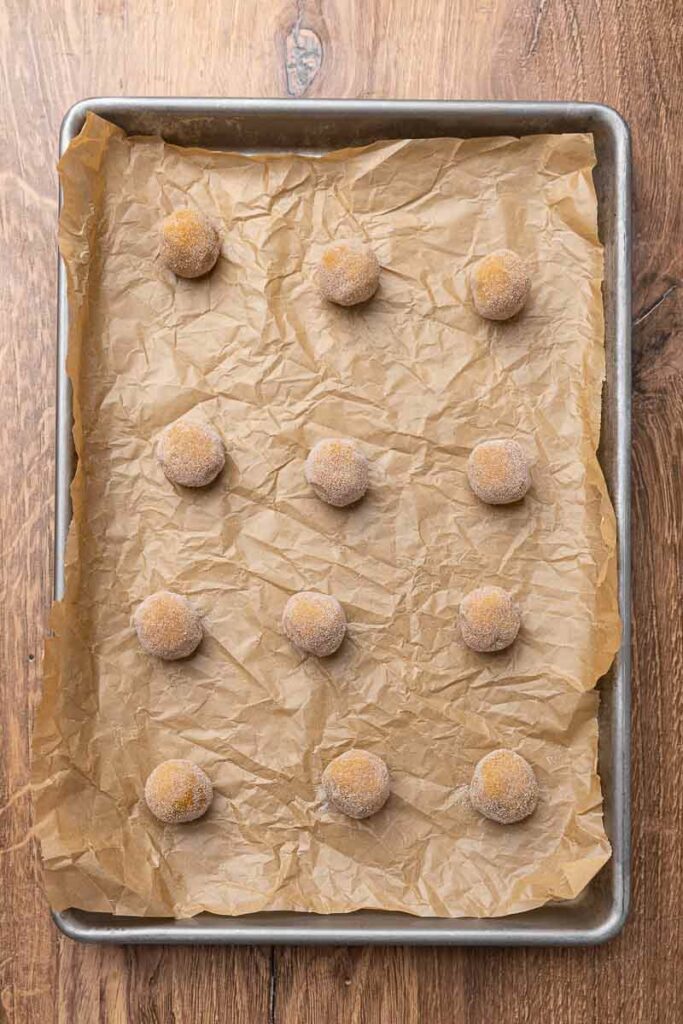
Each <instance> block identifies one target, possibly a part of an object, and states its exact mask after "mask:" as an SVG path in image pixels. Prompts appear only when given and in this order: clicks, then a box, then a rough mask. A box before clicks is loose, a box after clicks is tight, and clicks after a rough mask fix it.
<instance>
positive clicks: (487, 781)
mask: <svg viewBox="0 0 683 1024" xmlns="http://www.w3.org/2000/svg"><path fill="white" fill-rule="evenodd" d="M470 802H471V804H472V806H473V807H474V808H475V809H476V810H477V811H479V813H480V814H483V815H484V817H486V818H490V819H491V821H497V822H499V823H500V824H501V825H512V824H513V822H515V821H522V819H523V818H528V817H529V815H530V814H532V813H533V812H534V811H535V810H536V804H537V803H538V782H537V781H536V776H535V774H534V770H533V768H532V767H531V765H530V764H529V762H528V761H526V760H525V759H524V758H523V757H520V755H519V754H516V753H515V752H514V750H505V749H501V750H492V751H491V753H490V754H486V756H485V757H482V759H481V761H479V762H478V764H477V766H476V768H475V769H474V774H473V775H472V781H471V783H470Z"/></svg>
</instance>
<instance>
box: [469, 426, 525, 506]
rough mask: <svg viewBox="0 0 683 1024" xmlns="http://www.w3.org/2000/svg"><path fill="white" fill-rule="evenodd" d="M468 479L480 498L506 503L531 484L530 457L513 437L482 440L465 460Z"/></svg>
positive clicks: (501, 503)
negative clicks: (501, 439) (506, 439)
mask: <svg viewBox="0 0 683 1024" xmlns="http://www.w3.org/2000/svg"><path fill="white" fill-rule="evenodd" d="M467 479H468V480H469V482H470V487H471V488H472V490H473V491H474V493H475V494H476V495H477V497H478V498H481V500H482V501H485V502H487V503H488V504H489V505H508V504H509V503H510V502H512V501H520V500H521V499H522V498H523V497H524V495H525V494H526V492H527V491H528V490H529V487H530V486H531V476H530V475H529V461H528V459H527V457H526V455H525V454H524V451H523V449H522V447H521V445H519V444H517V442H516V441H482V442H481V443H480V444H478V445H477V446H476V448H474V449H473V450H472V453H471V454H470V457H469V459H468V460H467Z"/></svg>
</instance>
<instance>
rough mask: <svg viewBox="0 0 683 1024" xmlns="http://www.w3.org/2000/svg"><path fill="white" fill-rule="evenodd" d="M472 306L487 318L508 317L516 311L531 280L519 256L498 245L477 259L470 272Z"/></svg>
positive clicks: (505, 318)
mask: <svg viewBox="0 0 683 1024" xmlns="http://www.w3.org/2000/svg"><path fill="white" fill-rule="evenodd" d="M471 284H472V300H473V302H474V308H475V309H476V311H477V313H479V315H480V316H483V317H484V318H485V319H486V320H509V318H510V317H511V316H515V314H516V313H519V311H520V309H521V308H522V306H523V305H524V303H525V302H526V300H527V297H528V295H529V288H530V285H531V282H530V280H529V275H528V274H527V271H526V267H525V265H524V263H523V261H522V260H521V259H520V258H519V256H518V255H517V254H516V253H514V252H511V251H510V250H509V249H499V250H498V251H497V252H492V253H490V254H489V255H488V256H484V258H483V259H482V260H479V262H478V263H477V265H476V267H475V268H474V271H473V273H472V279H471Z"/></svg>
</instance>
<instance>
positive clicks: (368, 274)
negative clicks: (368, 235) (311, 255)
mask: <svg viewBox="0 0 683 1024" xmlns="http://www.w3.org/2000/svg"><path fill="white" fill-rule="evenodd" d="M378 285H379V263H378V261H377V257H376V256H375V254H374V252H373V251H372V249H371V248H370V246H369V245H365V244H364V243H363V242H355V241H350V242H333V243H332V245H328V246H327V247H326V248H325V249H324V250H323V254H322V256H321V258H320V265H319V267H318V287H319V288H320V292H321V295H322V296H323V298H324V299H328V300H329V301H330V302H336V304H337V305H338V306H356V305H357V304H358V303H359V302H366V301H367V300H368V299H370V298H372V296H373V295H374V294H375V292H376V291H377V286H378Z"/></svg>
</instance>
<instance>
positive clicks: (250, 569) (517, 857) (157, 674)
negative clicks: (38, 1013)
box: [34, 116, 619, 917]
mask: <svg viewBox="0 0 683 1024" xmlns="http://www.w3.org/2000/svg"><path fill="white" fill-rule="evenodd" d="M594 162H595V156H594V149H593V143H592V139H591V137H590V136H588V135H557V136H553V135H550V136H530V137H525V138H521V139H514V138H500V137H499V138H489V139H470V140H466V141H461V140H457V139H426V140H414V141H411V140H407V141H392V142H380V143H377V144H374V145H371V146H367V147H365V148H362V149H355V150H345V151H341V152H334V153H329V154H328V155H326V156H324V157H323V158H316V157H314V156H302V155H292V154H285V155H281V154H278V155H274V156H245V155H239V154H235V153H222V152H221V153H217V152H208V151H202V150H197V149H194V150H184V149H180V148H176V147H173V146H170V145H165V144H164V143H163V142H162V141H160V140H159V139H155V138H126V137H125V136H124V135H123V134H122V133H121V132H120V131H119V130H118V129H117V128H115V127H113V126H112V125H110V124H108V123H106V122H105V121H102V120H100V119H98V118H96V117H94V116H90V117H89V118H88V121H87V124H86V126H85V128H84V130H83V132H82V133H81V135H80V136H79V137H78V139H76V140H75V142H74V143H73V144H72V146H71V147H70V149H69V151H68V152H67V154H66V155H65V156H64V158H63V160H62V162H61V164H60V174H61V180H62V185H63V188H64V208H63V213H62V218H61V225H60V245H61V250H62V253H63V255H64V258H65V260H66V264H67V268H68V275H69V301H70V310H71V320H72V329H71V337H70V354H69V371H70V374H71V378H72V381H73V388H74V414H75V437H76V444H77V449H78V454H79V463H78V471H77V474H76V478H75V481H74V484H73V504H74V518H73V523H72V526H71V532H70V536H69V542H68V552H67V573H66V597H65V599H64V601H63V602H62V603H60V604H57V605H56V607H55V608H54V613H53V617H52V627H53V630H54V634H55V635H54V638H53V639H51V640H50V641H49V642H48V645H47V654H46V660H45V682H44V695H43V700H42V704H41V707H40V710H39V713H38V717H37V723H36V728H35V738H34V782H35V813H36V828H37V833H38V835H39V837H40V840H41V843H42V852H43V857H44V864H45V879H46V884H47V890H48V894H49V898H50V901H51V903H52V905H53V906H54V907H56V908H65V907H68V906H75V907H81V908H85V909H88V910H102V911H112V912H114V913H117V914H135V915H176V916H181V917H182V916H189V915H193V914H196V913H198V912H199V911H201V910H209V911H213V912H215V913H219V914H240V913H245V912H249V911H257V910H266V909H269V910H284V909H294V910H301V911H304V910H306V911H317V912H333V911H334V912H339V911H351V910H354V909H357V908H361V907H374V908H385V909H391V910H402V911H408V912H410V913H413V914H422V915H440V916H454V917H457V916H460V915H475V916H483V915H486V916H489V915H502V914H509V913H512V912H516V911H521V910H526V909H529V908H532V907H536V906H538V905H540V904H542V903H544V902H546V901H547V900H550V899H556V898H557V899H562V898H570V897H573V896H574V895H576V894H577V893H578V892H579V891H580V890H581V889H582V888H583V887H584V886H585V885H586V884H587V883H588V881H589V880H590V879H591V877H592V876H593V875H594V874H595V873H596V871H597V870H598V869H599V868H600V866H601V865H602V864H604V863H605V861H606V860H607V858H608V857H609V844H608V841H607V839H606V836H605V833H604V831H603V825H602V813H601V794H600V784H599V779H598V777H597V774H596V741H597V721H596V712H597V694H596V693H595V691H594V690H593V687H594V685H595V683H596V681H597V679H598V678H599V676H600V675H601V674H603V673H604V672H605V671H606V669H607V668H608V666H609V664H610V662H611V660H612V657H613V654H614V652H615V650H616V648H617V643H618V636H619V622H618V615H617V602H616V592H615V584H616V572H615V522H614V516H613V512H612V508H611V505H610V501H609V498H608V495H607V491H606V488H605V484H604V481H603V476H602V473H601V470H600V467H599V465H598V462H597V459H596V454H595V449H596V446H597V443H598V434H599V424H600V394H601V384H602V379H603V372H604V352H603V318H602V303H601V292H600V287H601V278H602V250H601V246H600V244H599V241H598V237H597V231H596V197H595V192H594V189H593V183H592V177H591V168H592V166H593V164H594ZM188 204H189V205H191V206H194V207H196V208H198V209H200V210H203V211H204V212H206V213H207V214H208V215H209V216H211V217H212V218H213V219H214V220H215V221H216V223H217V224H219V225H220V226H221V230H222V232H223V237H224V251H223V256H222V258H221V260H220V262H219V265H218V266H217V268H216V270H215V272H214V273H212V274H211V275H209V276H208V277H206V278H204V279H202V280H197V281H182V280H176V279H175V278H174V277H173V276H172V275H171V274H169V273H167V272H166V271H165V270H164V269H163V268H162V267H161V265H160V264H159V262H158V260H157V258H156V254H157V229H158V223H159V220H160V218H161V217H162V216H163V215H165V214H167V213H168V212H170V211H171V210H172V209H173V208H174V207H177V206H184V205H188ZM356 234H360V235H361V236H362V237H364V238H367V239H368V240H370V241H371V242H372V245H373V247H374V248H375V250H376V252H377V254H378V256H379V259H380V262H381V264H382V266H383V268H384V269H383V272H382V282H381V289H380V292H379V294H378V295H377V297H376V298H375V299H374V300H373V301H372V302H371V303H369V304H367V305H366V306H364V307H362V308H358V309H355V310H344V309H340V308H338V307H334V306H331V305H327V304H326V303H324V302H323V301H322V300H321V299H320V298H319V297H318V295H317V292H316V289H315V287H314V284H313V277H314V268H315V265H316V260H317V257H318V255H319V253H320V249H321V247H322V246H323V245H324V244H325V243H327V242H328V241H329V240H330V239H333V238H338V237H347V236H352V235H356ZM501 246H509V247H511V248H514V249H515V250H517V251H518V252H520V253H521V254H523V255H524V256H525V257H526V258H527V259H528V261H529V264H530V266H531V269H532V275H533V288H532V295H531V299H530V302H529V304H528V307H527V308H526V310H525V312H524V313H523V315H521V316H520V317H518V318H517V319H516V320H515V321H513V322H510V323H507V324H491V323H486V322H484V321H483V320H480V319H479V318H478V317H477V316H476V315H475V314H474V312H473V310H472V306H471V302H470V298H469V292H468V286H467V271H468V269H469V268H470V267H471V265H472V263H473V261H474V260H475V259H476V258H478V257H480V256H481V255H483V254H484V253H486V252H487V251H488V250H490V249H493V248H497V247H501ZM184 413H190V414H191V415H193V416H197V417H200V418H205V419H206V420H207V421H209V422H210V423H212V424H213V425H215V426H216V427H217V428H218V429H219V431H220V432H221V434H222V435H223V437H224V438H225V440H226V444H227V447H228V451H229V455H230V459H229V467H228V470H227V472H226V473H225V475H224V477H223V478H221V480H220V481H219V482H218V483H217V484H216V485H215V486H213V487H211V488H209V489H208V490H205V491H197V492H189V491H181V490H180V489H174V488H173V487H172V486H171V485H170V484H169V483H168V482H167V480H166V479H165V477H164V476H163V474H162V472H161V470H160V468H159V467H158V465H157V463H156V460H155V456H154V450H153V446H154V441H155V438H156V436H157V434H158V433H159V431H160V430H161V429H162V428H163V427H164V426H165V425H166V424H167V423H169V422H171V421H172V420H174V419H175V418H176V417H178V416H180V415H182V414H184ZM330 435H341V436H349V437H354V438H357V439H358V441H359V442H360V444H361V445H362V447H363V449H364V450H365V451H366V452H367V454H368V456H369V458H370V460H371V466H372V468H371V479H372V485H371V490H370V492H369V494H368V496H367V497H366V499H365V500H364V501H363V502H362V503H360V504H359V505H358V506H357V507H354V508H352V509H346V510H338V509H334V508H330V507H327V506H325V505H324V504H322V503H321V502H320V501H318V500H317V499H316V498H315V497H314V496H313V494H312V493H311V491H310V489H309V488H308V486H307V485H306V483H305V480H304V476H303V463H304V458H305V456H306V454H307V452H308V450H309V448H310V447H311V446H312V445H313V444H314V443H315V442H316V441H317V440H319V439H320V438H322V437H327V436H330ZM509 435H514V436H515V437H517V438H518V439H519V440H520V441H521V443H522V444H523V446H524V447H525V449H526V450H527V451H528V453H529V454H530V456H531V457H532V459H533V461H534V468H533V481H534V485H533V490H532V492H531V493H530V494H529V496H528V497H527V499H526V500H525V501H524V502H523V503H521V504H519V505H517V506H513V507H508V508H491V507H487V506H484V505H482V504H481V503H479V502H478V501H477V500H476V498H474V496H473V495H472V494H471V493H470V491H469V489H468V486H467V483H466V476H465V462H466V458H467V455H468V453H469V451H470V450H471V448H472V446H473V444H474V443H475V442H477V441H478V440H480V439H482V438H486V437H497V436H509ZM484 581H489V582H493V583H497V584H500V585H502V586H504V587H507V588H509V589H510V590H512V591H513V592H514V593H515V594H516V595H517V597H518V599H519V601H520V602H521V604H522V606H523V609H524V621H523V629H522V632H521V634H520V637H519V639H518V641H517V643H516V644H515V645H514V646H513V647H512V648H511V649H510V650H508V651H506V652H503V653H501V654H499V655H492V656H482V655H477V654H474V653H472V652H470V651H468V650H467V649H465V648H464V647H463V646H462V645H461V643H460V642H459V639H458V635H457V629H456V628H455V622H456V614H457V608H458V604H459V602H460V599H461V597H462V596H463V594H465V593H466V592H467V591H468V590H469V589H471V588H472V587H474V586H475V585H477V584H479V583H481V582H484ZM162 587H167V588H169V589H172V590H176V591H179V592H181V593H183V594H186V595H187V596H188V597H189V598H190V599H191V600H192V601H193V602H194V603H195V605H196V606H197V607H198V608H199V609H200V610H201V612H202V614H203V615H204V617H205V627H206V634H207V636H206V639H205V641H204V642H203V644H202V646H201V648H200V651H199V653H198V655H197V656H196V657H194V658H193V659H191V660H189V661H186V662H179V663H178V662H177V663H170V664H164V663H161V662H159V661H155V660H153V659H150V658H148V657H146V656H145V655H144V654H143V653H141V651H140V650H139V648H138V645H137V643H136V640H135V637H134V634H133V632H132V630H131V613H132V611H133V609H134V608H135V606H136V605H137V604H138V602H139V601H141V600H142V599H143V598H144V597H145V596H146V595H147V594H149V593H150V592H152V591H154V590H157V589H160V588H162ZM303 588H310V589H320V590H322V591H326V592H330V593H333V594H335V595H336V596H337V597H338V598H339V599H340V600H341V602H342V603H343V605H344V607H345V609H346V612H347V615H348V619H349V636H348V638H347V640H346V641H345V642H344V644H343V646H342V648H341V650H340V652H339V653H338V654H337V655H336V656H333V657H332V658H329V659H325V660H322V661H318V660H315V659H313V658H306V657H302V656H301V655H299V654H297V653H296V652H295V651H294V650H293V649H292V647H291V646H290V645H289V644H288V643H287V641H286V640H285V639H284V638H283V636H282V635H281V632H280V616H281V612H282V608H283V605H284V603H285V601H286V599H287V597H288V596H289V595H290V594H291V593H292V592H294V591H296V590H299V589H303ZM354 745H359V746H363V747H366V748H368V749H370V750H373V751H376V752H377V753H378V754H380V755H381V756H383V757H384V758H386V760H387V762H388V764H389V766H390V769H391V773H392V776H393V792H392V796H391V798H390V800H389V802H388V804H387V805H386V807H385V808H384V809H383V810H382V811H381V812H380V813H379V814H377V815H375V816H374V817H372V818H370V819H368V820H366V821H364V822H354V821H349V820H348V819H345V818H343V817H342V816H341V815H339V814H337V813H335V812H333V811H332V810H331V809H329V808H328V807H326V806H325V805H324V803H323V800H322V798H321V794H320V791H319V779H320V775H321V772H322V770H323V768H324V766H325V765H326V764H327V762H328V761H329V760H330V759H331V758H333V757H334V756H336V755H337V754H339V753H341V752H342V751H344V750H346V749H348V748H349V747H351V746H354ZM501 745H502V746H509V747H513V748H514V749H515V750H518V751H520V752H521V753H522V754H524V756H526V757H527V758H528V759H529V760H530V761H531V762H532V764H533V765H534V767H535V769H536V772H537V774H538V777H539V781H540V784H541V788H542V797H541V801H540V806H539V808H538V811H537V812H536V814H535V815H534V816H533V817H532V818H531V819H529V820H528V821H527V822H525V823H523V824H521V825H517V826H513V827H507V828H504V827H501V826H498V825H495V824H493V823H490V822H487V821H484V820H481V819H480V818H478V817H477V816H476V815H475V814H474V812H473V811H472V810H471V809H470V808H469V806H468V802H467V798H466V787H467V783H468V781H469V778H470V775H471V772H472V768H473V766H474V764H475V762H476V761H477V759H478V758H480V757H481V756H482V755H483V754H485V753H486V752H487V751H489V750H490V749H491V748H493V747H496V746H501ZM169 757H186V758H191V759H193V760H195V761H196V762H198V763H199V764H201V765H202V766H203V767H204V768H205V769H206V771H207V772H208V773H209V775H210V776H211V778H212V780H213V783H214V786H215V792H216V795H215V799H214V802H213V806H212V808H211V810H210V812H209V813H208V814H207V815H206V817H205V818H204V819H202V820H200V821H199V822H197V823H195V824H192V825H189V826H184V827H163V826H161V825H160V824H158V823H157V822H155V821H154V820H153V819H152V818H151V816H150V814H149V813H148V811H147V810H146V808H145V806H144V804H143V802H142V799H141V794H142V789H143V784H144V780H145V778H146V776H147V775H148V773H149V772H150V770H151V769H152V768H153V767H154V766H155V765H156V764H157V763H158V762H159V761H161V760H163V759H165V758H169Z"/></svg>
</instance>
